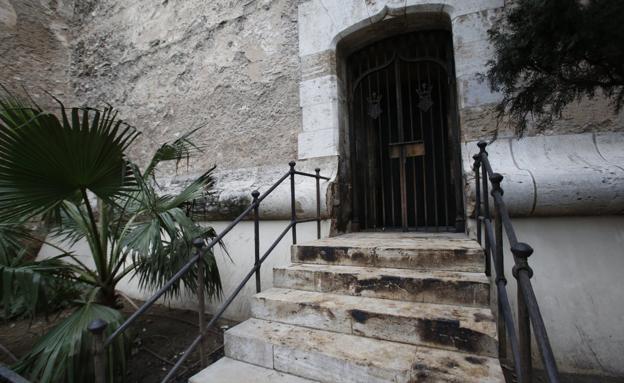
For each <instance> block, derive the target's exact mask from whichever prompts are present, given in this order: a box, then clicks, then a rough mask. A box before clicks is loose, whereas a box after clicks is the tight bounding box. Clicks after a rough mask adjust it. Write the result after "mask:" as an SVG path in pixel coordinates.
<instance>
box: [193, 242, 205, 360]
mask: <svg viewBox="0 0 624 383" xmlns="http://www.w3.org/2000/svg"><path fill="white" fill-rule="evenodd" d="M204 245H205V243H204V239H203V238H196V239H195V240H194V241H193V246H195V248H196V249H197V254H198V255H199V258H198V259H197V305H198V307H197V321H198V322H199V334H200V335H201V336H202V337H203V336H204V334H206V319H205V315H206V303H205V300H204V285H205V283H204V259H203V256H204V254H203V253H202V249H203V248H204ZM199 364H200V366H201V368H204V367H206V366H207V363H206V354H205V352H204V340H203V339H202V340H201V342H199Z"/></svg>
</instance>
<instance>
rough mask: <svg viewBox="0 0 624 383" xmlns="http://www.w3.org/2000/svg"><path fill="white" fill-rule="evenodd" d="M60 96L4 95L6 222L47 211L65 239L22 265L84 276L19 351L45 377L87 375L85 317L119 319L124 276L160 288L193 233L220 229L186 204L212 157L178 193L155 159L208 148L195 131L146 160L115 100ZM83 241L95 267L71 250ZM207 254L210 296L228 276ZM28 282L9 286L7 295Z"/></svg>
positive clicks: (207, 183) (0, 109)
mask: <svg viewBox="0 0 624 383" xmlns="http://www.w3.org/2000/svg"><path fill="white" fill-rule="evenodd" d="M57 101H58V100H57ZM58 103H59V106H60V107H59V108H58V111H57V112H51V111H49V110H43V109H42V108H40V107H39V106H38V105H36V104H35V103H34V102H32V101H27V102H26V101H23V100H21V99H18V98H16V97H14V96H12V95H10V94H8V95H6V96H4V98H2V99H0V222H3V223H4V224H5V225H8V226H11V225H14V224H18V223H21V222H25V221H27V220H32V219H39V218H43V219H44V220H45V222H48V223H49V225H50V235H51V237H53V238H55V239H56V240H57V242H60V243H62V244H66V245H68V248H67V249H64V248H62V247H60V246H58V245H54V246H55V247H56V248H57V249H58V250H59V251H60V253H61V254H60V255H59V256H58V257H56V258H54V259H52V260H45V261H41V262H32V263H31V264H28V265H24V267H25V266H28V267H30V268H31V270H30V272H31V275H42V274H41V272H42V270H45V272H46V273H48V274H54V275H57V276H62V277H63V278H68V277H69V278H72V279H73V280H75V281H78V282H80V283H81V284H82V285H83V286H86V288H85V292H84V298H83V299H82V301H81V302H79V303H78V309H77V310H76V311H75V312H74V314H72V315H71V316H70V317H69V318H67V319H66V320H65V321H63V322H62V323H61V324H59V325H58V326H56V327H55V328H54V329H53V330H52V331H51V332H50V333H49V334H48V335H47V336H45V337H43V338H42V339H41V340H40V342H39V343H38V344H37V345H36V346H35V347H34V348H33V349H32V350H31V352H30V353H29V354H28V355H26V356H25V357H24V358H22V360H21V361H20V363H18V365H17V366H16V367H17V369H18V371H20V372H23V373H24V372H25V373H26V374H28V376H29V377H31V378H32V379H36V380H39V381H41V382H52V381H53V382H60V381H67V382H72V381H88V380H91V379H88V377H89V374H91V371H93V369H92V368H91V367H90V360H88V359H85V355H86V354H88V352H89V348H90V345H91V338H90V335H89V333H88V332H87V330H86V325H87V324H88V323H89V321H90V320H91V319H95V318H98V317H100V318H102V319H105V320H107V322H108V323H109V326H108V328H107V332H108V333H110V332H112V331H114V329H115V328H116V326H118V325H119V324H120V323H121V322H122V319H123V318H122V316H121V314H120V313H119V311H117V310H116V309H117V308H119V304H120V302H119V300H118V293H117V290H116V286H117V284H118V283H119V282H120V280H121V279H123V278H124V277H126V276H130V277H137V278H138V281H139V286H140V287H141V288H146V289H153V288H158V287H160V286H162V285H163V284H164V283H165V282H166V281H167V280H168V279H169V277H170V276H172V275H173V274H174V273H175V272H176V271H177V270H178V269H179V268H180V267H181V266H182V265H183V264H184V263H185V262H186V261H187V260H188V258H189V257H190V255H191V251H192V250H191V249H192V248H193V246H192V240H193V239H194V238H197V237H202V238H205V239H210V238H213V237H214V236H215V233H214V230H213V229H212V228H206V227H202V226H200V225H198V224H197V223H196V222H195V221H193V219H192V217H189V216H187V214H186V213H185V211H184V210H183V206H184V205H185V204H188V203H190V202H191V201H193V200H195V199H197V198H200V197H202V196H204V195H205V193H206V192H207V190H208V189H209V188H210V187H211V186H212V185H213V178H212V176H211V174H212V171H213V170H214V167H213V168H212V169H209V170H208V171H207V172H205V173H204V174H202V175H200V176H199V177H197V178H196V179H195V180H194V181H193V182H191V183H190V184H189V185H188V186H187V187H185V188H184V189H183V190H182V191H181V192H179V193H177V194H175V195H162V194H159V193H158V192H157V184H156V181H155V171H156V169H157V167H158V165H159V164H161V163H162V162H165V161H177V162H179V161H180V160H182V159H184V158H186V159H188V158H189V157H191V156H192V155H193V154H195V153H197V152H199V151H200V150H201V148H200V147H198V146H196V145H194V144H193V142H192V140H191V135H192V134H193V133H194V131H192V132H189V133H188V134H185V135H183V136H182V137H180V138H178V139H177V140H175V141H173V142H172V143H167V144H164V145H162V146H161V147H160V148H158V149H157V150H156V153H155V154H154V156H153V158H152V159H151V161H150V162H149V164H148V165H147V167H145V169H144V170H141V168H140V167H139V166H138V165H136V164H135V163H133V162H132V161H130V160H129V158H128V156H127V152H128V149H129V148H130V146H131V145H132V144H133V142H134V141H135V139H136V138H137V136H138V134H139V133H138V132H137V130H136V129H135V128H133V127H132V126H130V125H128V124H126V123H124V122H123V121H122V120H119V119H118V118H117V113H116V112H115V111H114V110H113V109H112V108H110V107H106V108H104V109H102V110H99V109H93V108H66V107H65V106H64V105H63V104H62V103H61V102H60V101H58ZM176 166H177V165H176ZM79 241H85V242H86V243H87V244H88V246H89V250H90V255H91V259H92V263H93V266H92V267H89V266H87V264H86V263H85V262H83V261H82V260H81V258H80V257H78V256H77V254H75V253H74V252H73V251H72V250H71V249H72V248H73V247H74V245H75V244H76V243H77V242H79ZM52 262H54V263H53V264H52ZM201 262H203V263H204V266H205V267H204V270H205V277H204V281H206V282H205V285H204V286H203V288H204V290H205V291H206V293H207V296H208V297H210V298H214V297H217V296H219V295H220V294H221V281H220V277H219V271H218V268H217V265H216V262H215V259H214V255H213V254H212V253H208V254H206V256H205V257H204V258H203V259H202V260H201ZM19 269H20V268H19V267H12V268H10V269H9V268H7V267H4V271H5V272H4V273H3V274H2V275H3V276H2V278H3V281H7V283H14V281H16V280H17V279H16V278H13V279H10V278H11V276H15V275H17V274H19V273H20V272H21V270H19ZM20 280H21V279H20ZM31 280H32V281H35V280H37V278H31ZM196 280H197V278H196V270H192V271H191V272H189V273H187V275H185V277H184V278H182V279H181V280H180V281H179V282H178V284H176V285H175V286H174V288H173V289H171V290H169V293H168V294H169V297H174V296H178V295H180V294H182V293H183V292H184V291H196V289H197V286H196ZM24 290H25V288H24V286H22V287H21V288H20V289H8V290H7V289H5V290H4V291H3V293H4V294H6V295H7V297H6V298H3V300H8V299H10V294H11V292H19V291H24ZM33 299H36V297H35V296H33ZM124 342H126V339H124V338H123V337H120V338H119V341H118V343H117V344H116V345H115V346H114V347H112V348H111V353H114V355H111V357H109V358H108V360H109V361H110V363H111V366H109V371H115V370H118V369H123V368H124V365H125V355H124V352H123V350H124V348H125V343H124ZM113 375H114V374H111V376H113Z"/></svg>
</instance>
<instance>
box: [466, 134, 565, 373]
mask: <svg viewBox="0 0 624 383" xmlns="http://www.w3.org/2000/svg"><path fill="white" fill-rule="evenodd" d="M477 145H478V146H479V153H477V154H475V155H474V156H473V159H474V165H473V170H474V172H475V192H476V204H475V216H476V221H477V239H478V241H479V243H482V244H483V245H484V247H485V250H486V255H487V257H486V273H487V275H488V276H490V275H491V267H490V258H491V260H492V261H493V262H494V270H495V273H496V275H495V277H496V287H497V294H498V326H497V327H498V336H499V354H500V355H501V356H505V355H506V341H507V338H506V334H505V333H507V335H508V336H509V340H510V348H511V351H512V354H513V355H512V359H513V362H514V368H515V371H516V375H517V377H518V382H520V383H529V382H531V381H532V376H533V365H532V360H531V328H533V331H534V335H535V341H536V343H537V346H538V350H539V354H540V356H541V359H542V363H543V366H544V371H545V372H546V378H547V379H548V381H549V382H551V383H559V381H560V379H559V371H558V368H557V363H556V361H555V357H554V354H553V351H552V347H551V345H550V341H549V339H548V332H547V331H546V326H545V325H544V319H543V318H542V314H541V312H540V309H539V305H538V303H537V298H536V297H535V292H534V290H533V286H532V284H531V277H532V276H533V270H532V269H531V267H530V266H529V263H528V258H529V256H531V254H533V248H531V246H529V245H527V244H526V243H523V242H518V238H517V236H516V232H515V230H514V227H513V224H512V222H511V218H510V216H509V211H508V209H507V205H506V204H505V201H504V200H503V189H502V188H501V186H500V185H501V182H502V180H503V176H502V175H500V174H498V173H494V171H493V170H492V166H491V164H490V161H489V158H488V153H487V151H486V150H485V149H486V147H487V143H486V142H484V141H480V142H479V143H478V144H477ZM481 175H482V177H481ZM488 180H489V181H490V183H491V184H492V192H491V195H492V199H493V201H494V213H495V220H494V229H493V228H492V219H491V217H490V206H489V197H488ZM482 225H485V230H482ZM503 230H504V232H505V234H506V236H507V240H508V242H509V246H510V250H511V253H512V254H513V260H514V266H513V269H512V274H513V276H514V278H515V279H516V283H517V287H518V288H517V300H518V335H517V336H516V332H515V326H514V321H513V317H512V314H511V306H510V304H509V297H508V295H507V289H506V285H507V280H506V279H505V274H504V261H503ZM482 234H484V235H483V237H484V239H485V243H483V240H482ZM501 318H502V319H501ZM505 328H506V330H507V331H506V332H505V331H504V329H505Z"/></svg>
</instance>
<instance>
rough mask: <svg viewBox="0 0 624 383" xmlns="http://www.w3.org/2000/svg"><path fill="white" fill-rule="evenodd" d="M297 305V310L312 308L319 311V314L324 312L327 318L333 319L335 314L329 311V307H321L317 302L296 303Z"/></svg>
mask: <svg viewBox="0 0 624 383" xmlns="http://www.w3.org/2000/svg"><path fill="white" fill-rule="evenodd" d="M297 305H298V306H299V311H302V310H305V309H311V310H314V311H316V312H319V313H321V314H324V315H325V316H326V317H328V318H329V319H335V318H336V315H335V314H334V312H333V311H331V309H329V308H327V307H323V306H321V305H319V304H316V303H298V304H297Z"/></svg>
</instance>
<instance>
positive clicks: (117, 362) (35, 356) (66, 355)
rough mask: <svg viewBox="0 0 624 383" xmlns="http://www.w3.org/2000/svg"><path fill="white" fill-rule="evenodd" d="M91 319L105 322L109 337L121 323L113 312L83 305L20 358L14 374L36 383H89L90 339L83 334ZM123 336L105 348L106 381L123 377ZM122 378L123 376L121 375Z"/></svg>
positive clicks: (85, 332) (99, 307)
mask: <svg viewBox="0 0 624 383" xmlns="http://www.w3.org/2000/svg"><path fill="white" fill-rule="evenodd" d="M95 319H103V320H104V321H106V322H108V327H107V328H106V330H105V331H104V334H105V336H109V335H110V334H111V333H112V332H113V331H114V330H115V329H116V328H117V327H119V326H120V325H121V323H123V316H122V315H121V313H120V312H119V311H117V310H115V309H112V308H109V307H106V306H102V305H98V304H95V303H87V304H85V305H83V306H82V307H80V308H79V309H78V310H76V311H75V312H74V313H73V314H72V315H71V316H69V317H68V318H66V319H65V320H63V321H62V322H61V323H60V324H58V325H57V326H56V327H54V328H53V329H52V330H51V331H50V332H48V333H47V334H46V335H45V336H44V337H43V338H41V339H40V340H39V342H37V344H36V345H35V346H34V347H33V348H32V350H30V352H29V353H28V354H27V355H26V356H24V357H23V358H22V359H21V360H20V362H19V363H17V365H15V366H14V369H15V371H17V372H18V373H20V374H22V375H25V376H27V377H28V378H29V379H31V380H35V381H37V382H39V383H52V382H54V383H63V382H67V383H80V382H93V381H95V378H94V372H93V371H94V369H93V341H94V339H93V336H92V335H91V333H89V331H88V330H87V327H88V325H89V323H91V322H92V321H93V320H95ZM125 338H127V335H122V336H120V337H119V338H117V339H116V340H115V341H114V343H113V344H112V345H111V346H110V347H109V348H108V355H107V362H108V373H109V377H111V376H113V375H119V374H123V373H124V370H125V368H126V355H127V344H128V342H127V339H125ZM122 376H123V375H122Z"/></svg>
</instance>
